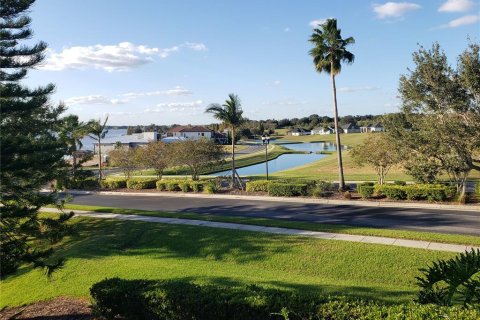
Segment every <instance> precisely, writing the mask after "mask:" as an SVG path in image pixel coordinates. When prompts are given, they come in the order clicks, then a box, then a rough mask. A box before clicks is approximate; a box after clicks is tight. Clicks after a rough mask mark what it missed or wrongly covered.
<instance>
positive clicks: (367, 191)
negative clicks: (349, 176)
mask: <svg viewBox="0 0 480 320" xmlns="http://www.w3.org/2000/svg"><path fill="white" fill-rule="evenodd" d="M357 189H358V190H357V191H358V193H359V194H360V195H361V196H362V198H364V199H367V198H371V197H372V196H373V193H374V191H375V189H374V186H373V184H372V185H370V184H364V183H362V184H359V185H358V187H357Z"/></svg>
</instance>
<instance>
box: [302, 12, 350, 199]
mask: <svg viewBox="0 0 480 320" xmlns="http://www.w3.org/2000/svg"><path fill="white" fill-rule="evenodd" d="M309 41H310V42H311V43H312V44H313V45H314V47H313V48H312V49H311V50H310V52H309V53H310V55H311V56H312V57H313V63H314V65H315V69H316V70H317V71H318V72H320V73H323V72H326V73H328V74H330V76H331V79H332V89H333V114H334V117H333V118H334V122H335V136H336V144H337V156H338V173H339V178H340V182H339V189H340V190H344V189H345V178H344V176H343V163H342V149H341V144H340V132H339V128H338V109H337V88H336V86H335V76H336V75H338V74H339V73H340V71H341V70H342V62H346V63H347V64H351V63H353V61H354V59H355V56H354V55H353V53H351V52H349V51H348V50H347V49H346V47H347V46H348V45H350V44H354V43H355V39H353V38H352V37H349V38H346V39H342V36H341V30H340V29H338V28H337V20H336V19H328V20H327V21H326V22H325V23H324V24H322V25H319V28H315V29H313V33H312V35H311V36H310V39H309Z"/></svg>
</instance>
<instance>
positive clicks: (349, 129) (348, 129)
mask: <svg viewBox="0 0 480 320" xmlns="http://www.w3.org/2000/svg"><path fill="white" fill-rule="evenodd" d="M341 128H342V131H343V133H359V132H360V128H359V127H357V126H356V125H354V124H353V123H348V124H344V125H343V126H342V127H341Z"/></svg>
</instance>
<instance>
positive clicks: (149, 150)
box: [137, 141, 171, 179]
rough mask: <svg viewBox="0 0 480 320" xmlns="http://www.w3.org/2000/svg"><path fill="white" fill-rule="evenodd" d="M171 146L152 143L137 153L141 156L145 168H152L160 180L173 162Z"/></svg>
mask: <svg viewBox="0 0 480 320" xmlns="http://www.w3.org/2000/svg"><path fill="white" fill-rule="evenodd" d="M170 149H171V148H170V145H168V144H166V143H164V142H160V141H158V142H151V143H149V144H148V145H147V146H145V147H144V148H139V149H138V150H137V153H139V154H140V155H139V156H138V158H139V159H140V162H141V164H142V165H143V166H144V167H145V168H152V169H153V170H155V174H156V175H157V178H158V179H161V178H162V175H163V170H165V169H166V168H167V167H168V165H169V163H170V162H171V159H170V158H171V152H170Z"/></svg>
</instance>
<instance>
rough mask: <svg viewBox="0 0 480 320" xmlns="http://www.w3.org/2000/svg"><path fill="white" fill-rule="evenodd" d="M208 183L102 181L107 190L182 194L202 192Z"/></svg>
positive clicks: (155, 180)
mask: <svg viewBox="0 0 480 320" xmlns="http://www.w3.org/2000/svg"><path fill="white" fill-rule="evenodd" d="M207 184H209V182H208V181H192V180H168V179H166V180H157V179H149V178H134V179H125V178H108V179H105V180H104V181H102V185H103V187H104V188H108V189H120V188H128V189H135V190H141V189H155V188H156V189H157V190H160V191H183V192H190V191H193V192H202V191H203V190H204V189H205V186H206V185H207Z"/></svg>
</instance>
